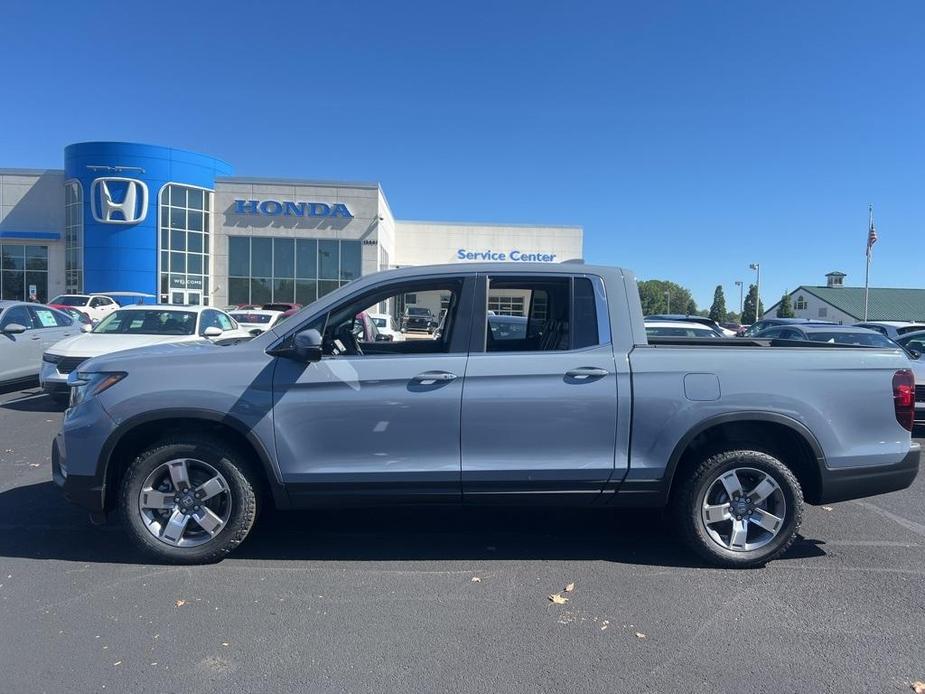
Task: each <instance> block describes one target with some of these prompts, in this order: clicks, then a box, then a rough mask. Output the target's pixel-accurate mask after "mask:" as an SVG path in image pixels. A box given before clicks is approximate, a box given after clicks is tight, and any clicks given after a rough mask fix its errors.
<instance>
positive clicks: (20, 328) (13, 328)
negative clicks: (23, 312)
mask: <svg viewBox="0 0 925 694" xmlns="http://www.w3.org/2000/svg"><path fill="white" fill-rule="evenodd" d="M3 332H4V334H6V335H21V334H22V333H24V332H26V326H25V325H21V324H20V323H10V324H9V325H7V326H5V327H4V328H3Z"/></svg>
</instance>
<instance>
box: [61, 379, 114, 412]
mask: <svg viewBox="0 0 925 694" xmlns="http://www.w3.org/2000/svg"><path fill="white" fill-rule="evenodd" d="M125 376H126V374H125V372H123V371H110V372H105V371H101V372H96V373H81V372H76V371H74V372H71V375H70V376H68V378H67V384H68V385H69V386H70V387H71V407H76V406H77V405H79V404H80V403H82V402H84V401H86V400H89V399H90V398H92V397H93V396H94V395H99V394H100V393H102V392H103V391H104V390H107V389H109V388H112V387H113V386H114V385H116V383H118V382H119V381H121V380H122V379H123V378H125Z"/></svg>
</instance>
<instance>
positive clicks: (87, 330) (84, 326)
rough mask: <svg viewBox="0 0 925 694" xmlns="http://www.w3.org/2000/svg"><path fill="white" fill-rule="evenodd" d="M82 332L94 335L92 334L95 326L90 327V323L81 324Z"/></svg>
mask: <svg viewBox="0 0 925 694" xmlns="http://www.w3.org/2000/svg"><path fill="white" fill-rule="evenodd" d="M80 332H82V333H92V332H93V326H92V325H90V324H89V323H81V324H80Z"/></svg>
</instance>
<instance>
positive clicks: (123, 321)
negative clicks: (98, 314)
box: [93, 309, 196, 335]
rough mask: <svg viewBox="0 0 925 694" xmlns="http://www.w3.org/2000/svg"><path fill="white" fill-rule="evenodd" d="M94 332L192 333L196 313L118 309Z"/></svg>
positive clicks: (141, 333) (131, 333)
mask: <svg viewBox="0 0 925 694" xmlns="http://www.w3.org/2000/svg"><path fill="white" fill-rule="evenodd" d="M93 332H94V333H103V334H121V335H192V334H193V333H195V332H196V314H195V313H193V312H192V311H165V310H163V309H150V310H134V309H133V310H126V311H116V312H115V313H111V314H109V315H108V316H107V317H106V318H104V319H103V320H102V321H101V322H100V324H99V325H97V326H96V327H95V328H94V329H93Z"/></svg>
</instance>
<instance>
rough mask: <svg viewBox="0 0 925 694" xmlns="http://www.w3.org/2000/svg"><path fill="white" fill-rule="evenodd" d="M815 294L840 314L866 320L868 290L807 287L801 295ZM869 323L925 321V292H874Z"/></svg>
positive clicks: (879, 290) (870, 305)
mask: <svg viewBox="0 0 925 694" xmlns="http://www.w3.org/2000/svg"><path fill="white" fill-rule="evenodd" d="M801 290H802V291H805V292H807V293H809V294H814V295H815V296H817V297H819V298H820V299H822V300H823V301H825V302H826V303H827V304H831V305H832V306H834V307H835V308H837V309H839V310H840V311H844V312H845V313H847V314H849V315H851V316H854V317H855V318H857V319H858V320H864V287H807V286H805V285H804V286H801V287H799V288H798V289H797V290H796V291H795V292H792V293H791V296H793V295H795V294H796V293H797V292H799V291H801ZM867 320H908V321H925V289H884V288H881V287H871V288H870V301H869V303H868V311H867Z"/></svg>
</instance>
